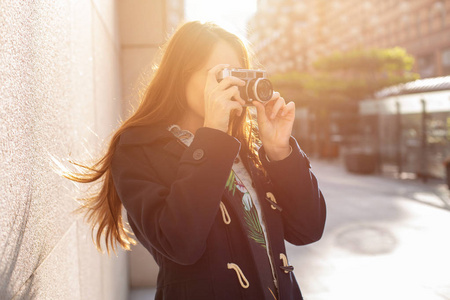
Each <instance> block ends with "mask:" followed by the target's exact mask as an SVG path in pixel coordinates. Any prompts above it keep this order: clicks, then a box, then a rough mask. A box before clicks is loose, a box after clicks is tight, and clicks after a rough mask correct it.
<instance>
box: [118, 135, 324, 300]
mask: <svg viewBox="0 0 450 300" xmlns="http://www.w3.org/2000/svg"><path fill="white" fill-rule="evenodd" d="M290 145H291V146H292V148H293V151H292V153H291V154H290V155H289V156H288V157H287V158H285V159H283V160H281V161H274V162H269V161H267V160H266V159H265V152H264V145H263V146H262V147H261V148H260V149H259V156H260V157H261V160H262V163H263V166H264V167H265V169H266V170H267V173H268V174H269V178H267V177H264V176H263V175H262V173H261V172H260V171H259V170H257V169H256V168H255V167H254V166H253V165H252V164H250V165H251V168H250V169H251V170H250V174H251V176H252V181H253V184H254V188H255V190H256V192H257V194H258V198H259V199H260V202H261V209H262V212H263V215H264V217H265V221H266V228H267V235H268V240H269V245H270V253H271V256H272V257H271V258H272V262H273V264H274V268H275V272H276V277H277V280H278V284H279V294H278V295H276V297H277V299H279V300H289V299H292V300H294V299H295V300H298V299H302V295H301V292H300V289H299V286H298V284H297V282H296V279H295V277H294V274H293V272H292V267H291V266H289V263H288V259H289V258H287V260H286V259H282V258H283V255H286V249H285V244H284V241H285V240H287V241H288V242H290V243H292V244H295V245H306V244H309V243H312V242H315V241H317V240H319V239H320V238H321V236H322V233H323V229H324V225H325V215H326V208H325V201H324V198H323V195H322V193H321V191H320V189H319V187H318V183H317V180H316V177H315V176H314V174H313V173H312V171H311V169H310V163H309V160H308V158H307V157H306V155H305V154H304V152H303V151H302V150H301V149H300V147H299V145H298V143H297V141H296V140H295V138H293V137H291V138H290ZM240 147H241V145H240V142H239V141H238V140H237V139H236V138H234V137H232V136H230V135H228V134H226V133H224V132H222V131H220V130H216V129H212V128H207V127H202V128H199V129H198V130H197V131H196V132H195V137H194V140H193V142H192V144H191V145H190V146H189V147H186V146H185V145H184V144H183V143H182V142H181V141H180V140H178V139H177V138H176V137H175V136H174V135H173V134H172V133H171V132H169V131H167V130H166V129H165V126H152V127H145V126H141V127H132V128H129V129H127V130H126V131H124V132H123V133H122V134H121V137H120V141H119V143H118V145H117V147H116V151H115V154H114V156H113V161H112V169H111V170H112V175H113V180H114V185H115V187H116V190H117V193H118V195H119V198H120V200H121V201H122V203H123V205H124V207H125V209H126V211H127V218H128V222H129V224H130V226H131V228H132V230H133V232H134V234H135V235H136V238H137V239H138V240H139V241H140V242H141V244H142V245H143V246H144V247H145V248H146V249H147V250H148V251H149V252H150V253H151V254H152V255H153V257H154V258H155V260H156V262H157V264H158V265H159V267H160V270H159V274H158V280H157V293H156V299H168V300H187V299H189V300H200V299H208V300H212V299H223V300H230V299H233V300H235V299H258V300H259V299H263V297H264V296H263V293H262V289H263V287H262V285H261V282H260V280H259V277H258V272H256V265H257V264H258V262H257V261H255V260H254V257H253V256H252V253H251V251H250V246H249V242H248V239H247V237H246V232H245V230H244V227H243V224H242V221H241V220H239V219H238V218H237V214H236V210H235V209H234V206H233V205H232V202H233V200H235V199H232V198H233V196H232V195H231V194H230V193H227V192H226V189H225V185H226V182H227V179H228V177H229V174H230V171H231V168H232V165H233V162H234V160H235V158H236V157H237V155H238V153H239V150H240ZM243 159H244V158H243ZM272 195H273V196H272ZM221 202H222V204H221ZM221 205H224V206H225V208H226V211H227V212H228V214H229V217H230V219H231V222H229V224H226V222H225V219H224V217H223V215H222V211H221V209H220V206H221ZM230 264H234V265H236V266H238V267H239V269H240V271H241V274H242V275H243V276H245V278H246V279H247V280H248V283H249V286H248V287H246V288H244V287H243V285H242V284H241V283H240V281H239V279H240V278H239V274H238V273H239V272H238V271H237V270H236V269H232V268H229V266H230ZM241 280H242V277H241Z"/></svg>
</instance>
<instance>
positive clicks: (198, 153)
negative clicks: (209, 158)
mask: <svg viewBox="0 0 450 300" xmlns="http://www.w3.org/2000/svg"><path fill="white" fill-rule="evenodd" d="M204 155H205V151H203V149H195V151H194V154H193V155H192V156H193V157H194V159H195V160H200V159H202V157H203V156H204Z"/></svg>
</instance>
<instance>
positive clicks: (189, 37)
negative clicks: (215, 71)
mask: <svg viewBox="0 0 450 300" xmlns="http://www.w3.org/2000/svg"><path fill="white" fill-rule="evenodd" d="M220 40H223V41H225V42H228V43H229V44H230V45H231V46H232V47H233V48H234V49H235V50H236V52H237V53H238V55H239V57H240V58H241V59H242V62H241V63H242V65H243V66H244V67H245V68H250V67H251V63H250V59H249V57H250V55H249V52H248V50H247V47H246V46H245V44H244V43H243V42H242V40H241V39H240V38H238V37H237V36H236V35H234V34H232V33H230V32H228V31H226V30H224V29H223V28H221V27H219V26H217V25H215V24H213V23H210V22H208V23H200V22H198V21H195V22H188V23H185V24H184V25H182V26H181V27H179V28H178V29H177V30H176V32H175V33H174V35H173V36H172V37H171V38H170V39H169V41H168V42H167V43H166V44H165V46H164V47H163V48H162V51H163V52H162V53H163V56H162V58H161V62H160V65H159V66H158V67H157V68H156V70H155V72H154V74H153V78H152V79H151V81H150V83H149V85H148V86H147V88H146V89H145V92H144V93H143V95H142V97H141V99H140V100H141V101H140V103H139V106H138V108H137V109H136V111H135V112H134V113H133V114H132V115H131V117H129V118H128V119H127V120H126V121H124V122H122V124H121V125H120V126H119V128H118V129H117V130H116V131H115V132H114V134H112V138H111V141H110V144H109V146H108V148H107V151H106V153H105V154H104V155H103V157H102V158H101V159H100V160H98V161H97V162H96V163H95V164H93V165H92V166H85V165H83V164H80V163H76V162H73V161H70V162H71V163H72V164H74V165H76V166H78V167H81V168H83V169H84V170H86V171H85V172H63V175H62V176H64V177H65V178H68V179H70V180H72V181H76V182H81V183H89V182H94V181H97V180H100V183H101V184H102V185H101V188H100V189H99V192H98V193H95V194H94V195H91V196H90V197H85V198H79V200H81V202H82V205H81V206H80V207H78V208H77V209H76V210H75V211H74V213H85V218H87V221H88V223H89V224H90V225H91V230H92V231H91V235H92V239H93V241H94V238H93V234H94V229H95V227H96V226H97V225H98V231H97V235H96V239H95V241H94V244H95V245H96V247H97V250H98V251H102V249H101V243H100V241H101V239H102V235H103V234H104V235H105V241H106V248H107V252H108V255H109V253H110V252H109V247H110V246H111V248H112V250H113V251H114V253H116V250H115V243H116V242H117V243H119V244H120V246H121V247H122V248H123V249H125V250H131V249H130V244H133V245H135V244H136V241H135V240H134V239H133V238H132V237H131V236H130V235H132V234H133V233H132V232H131V231H130V230H129V229H127V228H126V227H125V225H129V224H125V223H126V222H124V221H123V219H122V203H121V201H120V199H119V196H118V194H117V191H116V189H115V186H114V182H113V178H112V174H111V168H110V165H111V160H112V157H113V154H114V151H115V148H116V145H117V142H118V140H119V137H120V135H121V134H122V133H123V132H124V130H126V129H127V128H129V127H134V126H149V125H150V126H151V125H156V124H167V125H169V124H173V123H176V122H177V121H179V120H180V119H181V117H182V115H183V112H184V111H186V108H187V101H186V97H185V91H186V84H187V81H188V79H189V78H190V76H191V75H192V73H193V72H195V71H196V70H198V69H199V68H200V67H201V66H202V64H204V62H205V60H206V59H207V58H208V57H209V54H211V52H212V49H213V47H214V45H215V44H216V43H217V42H218V41H220ZM228 133H229V134H230V135H232V136H234V137H236V138H237V139H238V140H239V141H241V143H242V145H245V146H242V147H241V156H245V157H249V159H250V160H252V161H253V163H254V164H255V165H256V166H257V167H258V168H259V169H261V170H263V168H262V165H261V161H260V160H259V157H258V154H257V149H258V147H259V146H260V140H259V138H258V133H257V124H254V121H253V120H252V116H251V113H250V111H249V110H248V109H247V108H245V109H244V111H243V113H242V114H241V116H240V117H238V116H237V115H236V114H233V115H232V116H231V117H230V125H229V129H228ZM243 162H244V164H245V165H246V167H247V169H248V162H247V160H246V159H243ZM263 172H264V171H263Z"/></svg>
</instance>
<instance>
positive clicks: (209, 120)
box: [203, 64, 245, 132]
mask: <svg viewBox="0 0 450 300" xmlns="http://www.w3.org/2000/svg"><path fill="white" fill-rule="evenodd" d="M226 67H229V65H225V64H221V65H217V66H215V67H213V68H212V69H210V70H209V71H208V75H207V78H206V84H205V92H204V98H205V121H204V125H203V126H204V127H211V128H215V129H219V130H222V131H223V132H227V130H228V123H229V120H230V113H231V111H232V110H237V114H238V115H239V116H240V115H241V114H242V110H243V108H242V107H243V105H245V100H244V99H242V98H241V95H240V94H239V89H238V86H244V85H245V81H243V80H241V79H239V78H237V77H233V76H230V77H226V78H224V79H223V80H222V81H221V82H217V78H216V76H217V73H219V72H220V71H221V70H223V69H225V68H226Z"/></svg>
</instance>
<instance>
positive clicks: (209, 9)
mask: <svg viewBox="0 0 450 300" xmlns="http://www.w3.org/2000/svg"><path fill="white" fill-rule="evenodd" d="M256 2H257V0H185V2H184V3H185V17H186V21H194V20H200V21H203V22H205V21H213V22H215V23H217V24H218V25H220V26H222V27H224V28H225V29H228V30H230V31H232V32H234V33H237V34H239V35H242V36H244V37H246V36H247V34H246V23H247V21H248V19H249V18H250V17H251V16H252V15H253V14H254V13H255V12H256Z"/></svg>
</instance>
